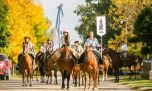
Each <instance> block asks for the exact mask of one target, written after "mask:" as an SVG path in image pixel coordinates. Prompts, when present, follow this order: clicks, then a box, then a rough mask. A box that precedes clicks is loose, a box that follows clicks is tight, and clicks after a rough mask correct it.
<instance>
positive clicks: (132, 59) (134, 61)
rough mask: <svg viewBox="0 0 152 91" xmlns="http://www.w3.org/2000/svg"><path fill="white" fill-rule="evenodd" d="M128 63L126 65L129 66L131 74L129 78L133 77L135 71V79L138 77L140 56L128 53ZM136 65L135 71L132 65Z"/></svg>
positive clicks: (126, 61)
mask: <svg viewBox="0 0 152 91" xmlns="http://www.w3.org/2000/svg"><path fill="white" fill-rule="evenodd" d="M124 63H125V64H126V66H127V67H128V68H129V71H130V72H131V73H130V76H129V80H130V79H131V77H132V75H133V74H134V73H135V79H136V75H137V64H138V57H137V56H136V55H134V54H127V58H126V60H125V62H124ZM132 66H133V67H134V72H133V70H132V69H131V67H132Z"/></svg>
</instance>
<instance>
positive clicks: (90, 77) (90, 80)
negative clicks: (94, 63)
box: [88, 72, 92, 89]
mask: <svg viewBox="0 0 152 91" xmlns="http://www.w3.org/2000/svg"><path fill="white" fill-rule="evenodd" d="M91 84H92V76H91V72H90V73H89V87H88V89H90V87H91Z"/></svg>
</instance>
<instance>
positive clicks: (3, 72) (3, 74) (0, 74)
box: [0, 54, 12, 80]
mask: <svg viewBox="0 0 152 91" xmlns="http://www.w3.org/2000/svg"><path fill="white" fill-rule="evenodd" d="M11 69H12V63H11V61H10V60H9V59H8V57H7V56H6V55H4V54H0V79H2V80H4V79H5V78H6V80H9V79H10V76H11Z"/></svg>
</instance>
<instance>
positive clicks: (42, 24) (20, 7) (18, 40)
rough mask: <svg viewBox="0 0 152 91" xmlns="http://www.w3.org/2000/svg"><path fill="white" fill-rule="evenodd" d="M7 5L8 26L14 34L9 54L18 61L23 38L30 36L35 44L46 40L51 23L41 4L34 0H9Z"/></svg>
mask: <svg viewBox="0 0 152 91" xmlns="http://www.w3.org/2000/svg"><path fill="white" fill-rule="evenodd" d="M7 5H8V9H9V10H8V16H7V19H8V25H7V27H8V30H9V31H10V32H11V34H12V35H11V36H10V44H9V48H8V51H7V52H8V53H7V54H9V55H10V56H11V57H12V60H14V61H16V60H17V56H18V54H19V53H21V50H22V42H23V38H24V37H25V36H29V37H30V38H31V41H32V42H33V44H36V43H38V42H40V41H43V40H45V39H46V38H45V33H46V30H47V29H48V27H49V24H48V21H47V19H46V18H45V17H44V12H43V9H42V7H41V5H40V4H38V3H35V2H34V0H7Z"/></svg>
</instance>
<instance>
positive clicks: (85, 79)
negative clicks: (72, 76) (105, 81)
mask: <svg viewBox="0 0 152 91" xmlns="http://www.w3.org/2000/svg"><path fill="white" fill-rule="evenodd" d="M86 87H87V74H86V72H84V91H86Z"/></svg>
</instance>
